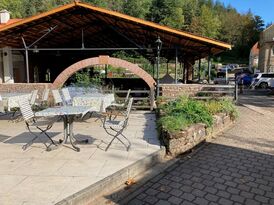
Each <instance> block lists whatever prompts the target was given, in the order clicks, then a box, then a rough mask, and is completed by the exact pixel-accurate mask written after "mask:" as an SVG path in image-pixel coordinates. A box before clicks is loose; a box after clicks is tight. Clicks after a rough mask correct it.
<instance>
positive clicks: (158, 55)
mask: <svg viewBox="0 0 274 205" xmlns="http://www.w3.org/2000/svg"><path fill="white" fill-rule="evenodd" d="M155 43H156V46H157V76H156V78H157V85H156V96H157V98H158V97H159V93H160V91H159V73H160V52H161V49H162V44H163V43H162V41H161V39H160V36H158V39H157V40H156V42H155Z"/></svg>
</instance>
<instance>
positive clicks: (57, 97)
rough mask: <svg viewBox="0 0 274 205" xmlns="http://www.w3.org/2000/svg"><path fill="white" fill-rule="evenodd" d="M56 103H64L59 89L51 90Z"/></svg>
mask: <svg viewBox="0 0 274 205" xmlns="http://www.w3.org/2000/svg"><path fill="white" fill-rule="evenodd" d="M51 92H52V95H53V99H54V103H55V105H64V102H63V100H62V97H61V95H60V93H59V90H51Z"/></svg>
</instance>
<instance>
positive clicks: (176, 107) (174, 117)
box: [158, 97, 238, 133]
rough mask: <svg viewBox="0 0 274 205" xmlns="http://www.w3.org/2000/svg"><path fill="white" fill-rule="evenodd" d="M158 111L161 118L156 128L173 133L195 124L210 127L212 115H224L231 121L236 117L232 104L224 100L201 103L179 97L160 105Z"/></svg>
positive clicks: (236, 113) (235, 110)
mask: <svg viewBox="0 0 274 205" xmlns="http://www.w3.org/2000/svg"><path fill="white" fill-rule="evenodd" d="M159 109H160V112H161V113H162V115H163V116H162V117H160V119H159V120H158V127H159V128H163V129H164V130H167V131H169V132H173V133H174V132H178V131H180V130H184V129H185V128H186V127H188V126H189V125H191V124H195V123H204V124H206V126H208V127H210V126H212V124H213V115H215V114H217V113H226V114H227V115H230V117H231V118H232V119H235V118H236V117H237V116H238V112H237V109H236V107H235V105H234V104H233V102H231V101H229V100H226V99H225V100H220V101H216V100H210V101H207V102H203V101H197V100H192V99H189V98H188V97H180V98H179V99H176V100H174V101H171V102H168V103H166V104H164V105H161V106H160V108H159Z"/></svg>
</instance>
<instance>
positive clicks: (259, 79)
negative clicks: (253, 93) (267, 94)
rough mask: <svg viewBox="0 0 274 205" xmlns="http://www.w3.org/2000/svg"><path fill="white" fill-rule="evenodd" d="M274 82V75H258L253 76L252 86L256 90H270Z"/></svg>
mask: <svg viewBox="0 0 274 205" xmlns="http://www.w3.org/2000/svg"><path fill="white" fill-rule="evenodd" d="M272 81H274V73H256V74H254V76H253V80H252V86H254V87H255V88H263V89H266V88H269V87H271V86H272V85H271V84H273V82H272Z"/></svg>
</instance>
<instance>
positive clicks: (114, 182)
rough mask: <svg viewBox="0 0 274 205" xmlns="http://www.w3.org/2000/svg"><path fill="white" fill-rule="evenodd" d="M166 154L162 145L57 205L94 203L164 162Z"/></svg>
mask: <svg viewBox="0 0 274 205" xmlns="http://www.w3.org/2000/svg"><path fill="white" fill-rule="evenodd" d="M165 154H166V150H165V148H164V147H161V149H160V150H158V151H156V152H154V153H152V154H150V155H149V156H147V157H145V158H143V159H140V160H138V161H137V162H135V163H133V164H131V165H129V166H127V167H125V168H123V169H121V170H120V171H118V172H116V173H114V174H112V175H110V176H108V177H106V178H104V179H102V180H100V181H98V182H96V183H95V184H92V185H90V186H88V187H87V188H85V189H82V190H81V191H79V192H77V193H75V194H73V195H71V196H69V197H67V198H65V199H63V200H61V201H59V202H57V203H56V204H55V205H87V204H94V203H95V200H97V199H98V198H99V197H101V196H103V195H106V194H108V193H109V192H111V191H113V190H115V189H117V187H120V186H122V185H123V183H125V182H126V181H127V180H128V179H132V178H135V177H136V176H138V175H141V173H144V172H146V171H147V170H149V169H150V168H151V167H153V166H154V165H156V164H159V163H162V162H164V161H165V159H164V157H165ZM97 204H98V203H97ZM99 204H100V203H99Z"/></svg>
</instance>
